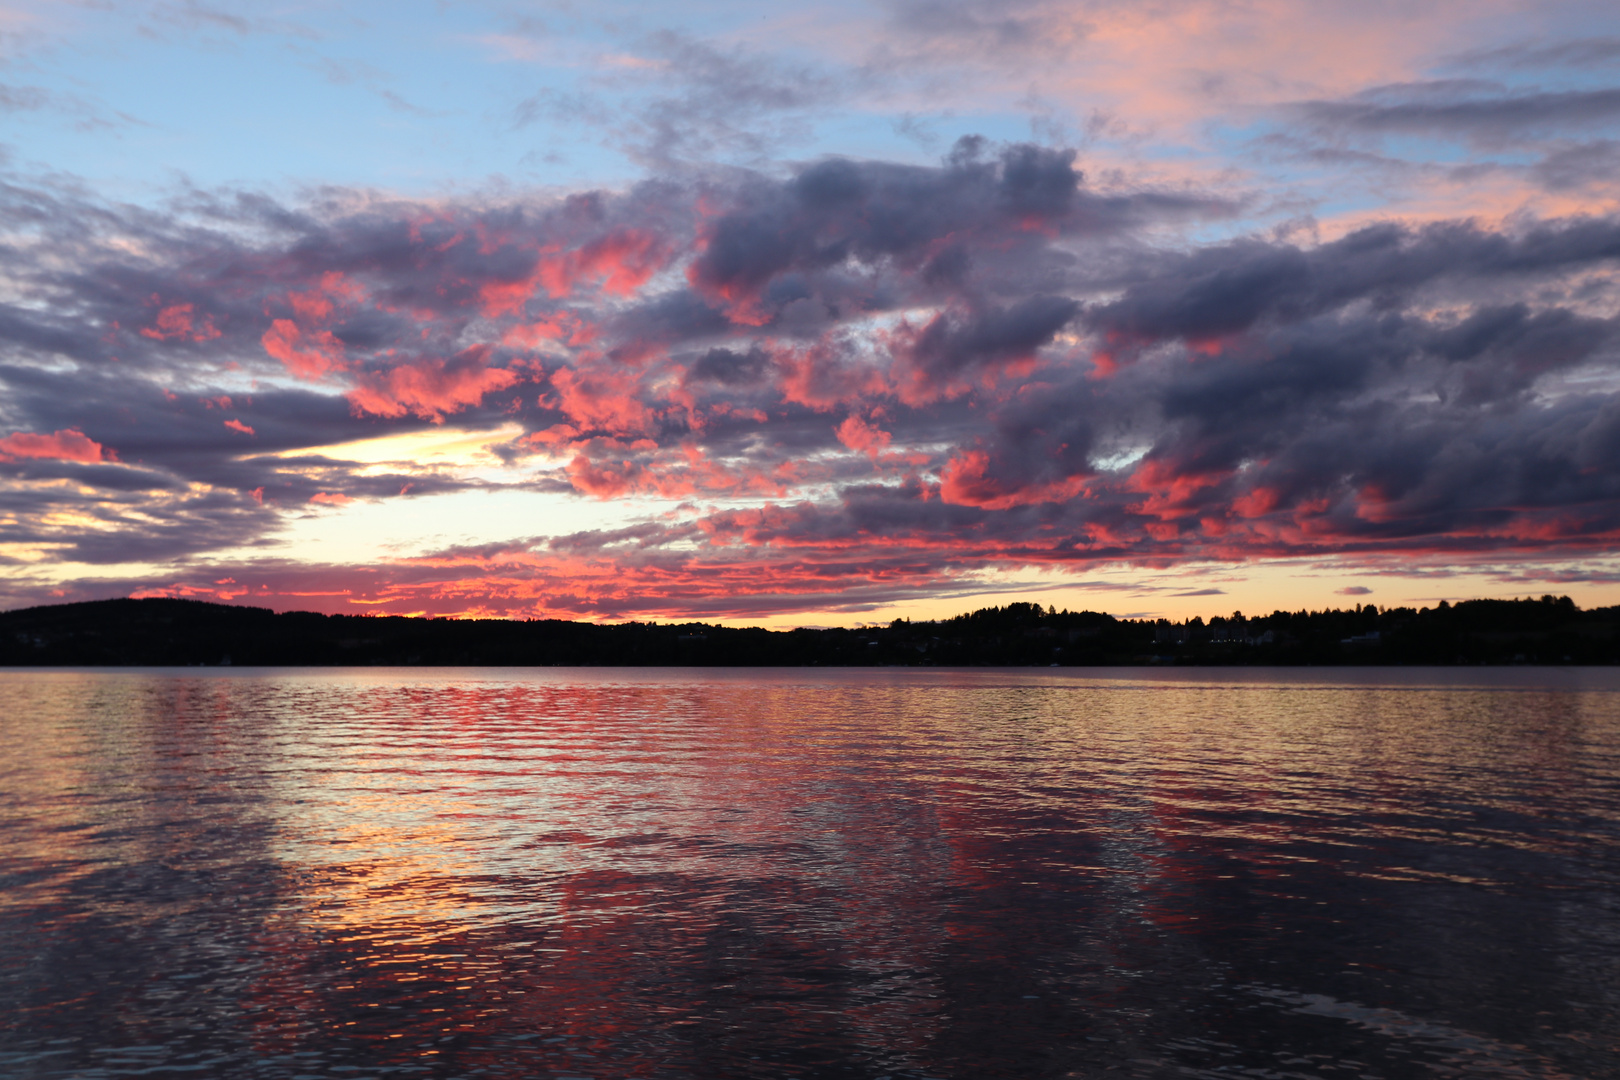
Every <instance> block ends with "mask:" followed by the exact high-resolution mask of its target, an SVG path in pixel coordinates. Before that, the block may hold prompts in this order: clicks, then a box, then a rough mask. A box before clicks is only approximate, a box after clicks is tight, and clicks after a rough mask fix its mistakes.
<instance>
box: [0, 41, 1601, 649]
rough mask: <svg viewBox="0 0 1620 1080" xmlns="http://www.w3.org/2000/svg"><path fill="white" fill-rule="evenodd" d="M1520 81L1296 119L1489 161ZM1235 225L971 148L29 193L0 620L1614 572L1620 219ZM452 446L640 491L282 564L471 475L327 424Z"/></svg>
mask: <svg viewBox="0 0 1620 1080" xmlns="http://www.w3.org/2000/svg"><path fill="white" fill-rule="evenodd" d="M1008 32H1009V33H1011V31H1008ZM1583 101H1585V105H1584V106H1583V107H1585V108H1588V110H1589V111H1590V110H1598V111H1602V110H1606V109H1609V108H1610V106H1611V104H1612V103H1610V102H1609V101H1608V99H1607V98H1601V97H1591V99H1590V100H1589V101H1587V100H1586V99H1583ZM1552 104H1557V103H1551V104H1549V102H1548V101H1541V100H1539V99H1536V100H1532V99H1528V98H1525V99H1507V98H1504V99H1502V100H1501V101H1500V102H1498V105H1499V106H1500V107H1499V108H1497V109H1496V111H1494V112H1492V111H1489V110H1480V109H1474V110H1473V111H1468V110H1466V109H1464V108H1463V106H1462V105H1460V104H1458V103H1457V102H1455V101H1453V102H1450V103H1447V102H1439V103H1436V104H1432V105H1430V106H1425V107H1421V108H1420V107H1418V106H1416V105H1413V104H1411V103H1410V102H1409V101H1407V102H1405V103H1400V102H1396V103H1390V102H1389V101H1373V100H1368V101H1366V102H1362V103H1360V104H1353V103H1352V104H1346V103H1339V104H1336V105H1334V106H1333V107H1332V108H1328V107H1326V106H1325V105H1318V106H1310V108H1311V109H1313V110H1314V111H1313V112H1311V114H1310V116H1309V118H1308V119H1309V121H1310V122H1311V123H1315V124H1320V125H1325V126H1326V125H1339V126H1342V127H1349V128H1355V129H1357V130H1361V131H1380V132H1384V131H1401V130H1415V129H1417V128H1419V127H1421V126H1422V125H1424V124H1428V123H1432V122H1441V120H1443V121H1444V122H1446V123H1453V124H1454V123H1455V122H1456V121H1457V116H1459V115H1460V116H1463V117H1464V119H1465V120H1466V121H1467V123H1468V125H1470V126H1469V129H1468V130H1469V131H1470V132H1477V133H1479V135H1478V137H1481V138H1484V137H1486V136H1487V135H1488V134H1489V133H1491V132H1500V131H1510V130H1512V129H1513V128H1514V126H1515V125H1519V124H1523V123H1529V122H1531V121H1533V120H1534V117H1533V116H1532V114H1533V113H1534V111H1535V110H1536V109H1539V108H1542V107H1544V106H1545V107H1552ZM1564 104H1565V105H1567V104H1569V103H1568V102H1565V103H1564ZM1559 107H1560V108H1562V107H1563V106H1562V105H1561V106H1559ZM1459 109H1463V111H1462V112H1459ZM1447 110H1449V112H1447ZM1453 114H1456V115H1453ZM1437 117H1439V119H1436V118H1437ZM1243 209H1244V208H1243V206H1242V205H1241V204H1240V203H1239V202H1237V201H1234V200H1233V199H1232V198H1231V197H1228V196H1218V195H1216V194H1211V193H1203V192H1200V191H1198V190H1196V189H1191V188H1186V187H1178V188H1174V189H1170V188H1155V187H1151V186H1134V187H1133V186H1129V185H1125V184H1121V183H1109V184H1099V183H1094V182H1091V181H1089V180H1088V179H1087V177H1086V176H1085V171H1084V162H1083V161H1082V160H1081V159H1080V157H1079V156H1078V155H1077V153H1076V152H1075V151H1074V150H1067V149H1058V148H1053V147H1050V146H1041V145H1034V144H1017V143H1014V144H990V143H988V142H986V141H985V140H983V139H977V138H966V139H963V140H961V141H959V142H958V143H957V144H956V145H955V146H954V147H953V148H952V149H951V150H950V151H949V153H948V154H946V155H945V156H944V157H943V159H942V160H940V161H939V162H938V163H937V164H934V165H912V164H899V163H893V162H885V161H872V160H857V159H851V158H841V157H830V158H823V159H819V160H815V161H812V162H808V163H804V164H801V165H799V166H796V167H793V168H791V169H781V170H774V171H773V170H757V171H756V170H747V169H726V170H713V171H707V172H704V171H697V170H691V169H686V170H681V171H680V172H678V173H672V174H670V175H669V176H665V177H662V178H656V179H651V180H647V181H645V182H642V183H639V184H636V185H634V186H631V187H628V188H626V189H624V190H621V191H595V192H583V193H576V194H572V195H568V196H565V197H550V196H542V195H539V194H535V195H526V194H517V195H506V196H501V197H494V196H488V197H465V198H440V199H433V200H428V199H405V198H400V197H393V196H388V195H383V194H378V193H375V192H367V191H359V190H345V189H326V190H323V191H321V192H319V193H317V194H315V195H313V196H311V197H309V198H307V199H305V200H303V201H301V202H289V201H286V200H277V199H272V198H270V197H267V196H265V195H262V194H258V193H254V192H251V191H228V190H216V191H191V192H188V193H187V194H186V195H185V196H184V197H183V198H181V199H178V200H176V201H174V202H172V203H170V204H168V205H165V206H163V207H160V208H150V207H148V208H140V207H132V206H125V205H119V204H114V203H110V202H107V201H105V200H101V199H98V198H96V197H93V196H91V195H89V194H86V193H85V192H83V191H81V190H78V189H76V188H74V187H73V186H72V185H70V184H66V183H63V182H57V181H53V180H50V179H44V180H39V179H35V180H28V179H26V178H22V177H19V176H16V175H13V176H11V177H10V178H9V180H8V181H7V182H6V184H5V185H4V187H3V188H0V222H3V231H4V234H5V236H6V238H7V239H6V242H5V247H4V259H5V265H6V267H7V271H6V276H5V284H4V291H3V298H4V302H3V303H0V384H3V386H4V393H3V395H0V561H3V562H5V563H6V564H7V565H8V567H9V568H10V569H11V571H13V572H14V574H13V575H12V584H10V585H8V586H6V587H5V588H4V591H3V592H0V600H3V601H4V602H5V603H6V605H7V606H16V605H18V604H21V603H26V602H38V601H42V600H47V599H51V598H53V597H55V596H75V597H76V596H86V595H113V594H127V593H128V592H129V591H130V590H131V589H134V588H147V589H153V588H156V589H159V590H165V591H169V592H175V593H184V594H187V595H199V596H217V597H222V598H236V597H243V596H247V597H255V598H262V599H263V602H266V603H271V604H272V605H273V606H278V607H324V608H326V609H328V610H355V608H353V607H352V606H350V605H353V604H365V605H369V606H370V607H371V608H372V609H374V610H387V611H431V612H438V613H452V614H454V613H486V614H504V615H523V614H568V615H590V616H660V617H684V616H703V617H713V616H718V615H728V616H739V617H741V616H758V615H765V614H780V613H783V612H794V611H814V610H826V609H829V608H842V609H859V608H861V607H863V606H866V607H870V606H876V605H880V604H882V603H886V602H892V601H894V600H896V599H900V598H905V597H910V596H923V595H928V596H938V595H942V594H949V593H950V592H951V590H953V589H958V588H966V587H967V583H969V582H979V583H980V586H981V587H979V588H976V589H975V590H974V591H982V582H983V575H985V574H987V573H994V572H999V571H1005V570H1010V569H1026V568H1040V569H1047V570H1053V571H1058V572H1060V573H1061V574H1064V575H1074V574H1083V573H1085V571H1086V570H1087V569H1088V568H1090V567H1094V566H1097V565H1101V564H1108V563H1120V562H1128V563H1131V564H1134V565H1141V566H1156V567H1165V566H1174V565H1177V564H1180V563H1185V562H1189V561H1209V560H1228V561H1232V560H1235V561H1242V560H1250V559H1256V558H1274V557H1292V556H1310V557H1322V558H1368V559H1377V558H1388V557H1391V556H1401V557H1410V558H1419V559H1431V560H1445V559H1457V558H1477V557H1490V558H1502V557H1506V556H1509V555H1512V556H1513V557H1522V558H1532V559H1534V558H1549V559H1550V558H1555V557H1560V558H1561V557H1572V556H1580V555H1586V554H1593V553H1602V552H1605V551H1607V550H1610V549H1612V547H1613V545H1614V544H1615V541H1616V539H1617V530H1620V470H1617V468H1616V463H1617V462H1620V396H1617V395H1620V384H1617V381H1616V378H1615V374H1616V368H1615V361H1616V342H1617V330H1620V324H1617V323H1616V295H1615V285H1614V269H1615V263H1616V259H1617V258H1620V219H1616V218H1613V217H1609V216H1604V215H1601V214H1596V215H1591V214H1589V215H1573V216H1562V217H1544V218H1524V217H1520V218H1513V219H1509V220H1506V221H1498V222H1491V221H1486V220H1439V221H1432V222H1429V223H1425V224H1403V223H1401V222H1398V221H1387V222H1380V223H1376V224H1372V225H1369V226H1366V227H1361V228H1356V229H1354V230H1353V231H1350V232H1348V233H1346V234H1344V235H1342V236H1338V237H1337V238H1333V239H1330V240H1327V241H1325V242H1317V241H1307V240H1303V239H1300V238H1299V237H1297V236H1293V237H1290V236H1289V235H1280V234H1277V233H1274V232H1267V233H1244V232H1242V230H1241V229H1240V228H1239V227H1238V224H1237V223H1238V222H1239V221H1240V220H1241V214H1242V213H1243ZM1200 230H1205V232H1204V235H1212V236H1217V237H1218V238H1216V239H1208V240H1205V241H1202V242H1198V241H1197V240H1195V239H1187V238H1188V237H1197V236H1198V235H1200ZM446 427H454V428H458V429H473V430H485V431H496V430H497V429H499V430H502V431H505V432H507V434H506V435H504V436H503V437H502V439H501V441H500V443H499V445H498V446H497V447H496V451H497V452H498V453H499V454H500V455H501V456H502V458H503V459H504V460H505V462H506V465H507V466H508V468H509V469H510V470H516V473H517V474H518V475H520V477H521V479H519V480H516V481H512V480H506V481H502V482H503V483H516V484H519V485H521V486H525V487H527V488H529V489H531V490H534V491H539V492H550V493H553V494H556V495H558V496H559V497H567V498H572V499H579V500H643V501H644V502H645V504H646V506H647V507H648V510H647V512H646V514H645V515H643V516H642V519H641V520H640V522H639V523H638V524H635V525H633V526H630V527H626V528H623V529H612V530H594V531H585V532H577V531H576V532H570V533H559V532H557V531H556V530H554V529H550V528H548V527H547V523H546V522H545V521H543V520H536V521H535V522H534V523H533V528H532V530H531V531H529V532H528V533H527V536H528V539H525V540H522V541H517V542H503V543H499V544H486V545H471V546H464V547H455V548H450V549H445V550H440V551H437V552H433V553H428V554H423V555H416V556H410V557H400V558H397V559H393V560H390V561H388V562H386V563H383V564H368V565H365V566H348V565H335V564H334V565H328V564H320V565H314V564H310V563H307V562H298V561H291V560H288V559H287V558H286V557H285V555H284V553H280V552H278V551H276V550H275V549H274V543H275V540H274V538H275V535H276V531H277V529H278V528H280V527H281V526H282V525H283V524H284V523H285V522H286V521H287V520H288V519H289V517H290V516H296V515H304V514H309V513H315V512H320V513H341V512H344V510H345V508H346V507H350V506H352V505H353V504H355V503H361V504H376V503H382V502H386V501H389V500H414V499H423V498H428V497H432V496H436V495H443V494H447V493H451V492H456V491H464V490H468V489H471V488H478V487H481V486H484V487H487V486H488V485H490V484H491V483H493V481H491V480H490V479H488V478H487V477H479V476H474V475H468V474H466V473H465V472H457V471H454V470H448V469H434V468H432V467H428V466H425V465H415V466H410V467H406V466H405V465H400V466H393V465H389V464H387V463H382V464H377V463H367V464H361V463H357V462H355V461H350V460H346V459H345V458H343V457H342V455H341V454H336V453H335V452H333V451H332V450H331V449H330V448H332V447H335V446H338V445H339V444H344V443H347V442H351V441H353V440H359V439H370V438H376V437H379V436H384V435H397V434H409V433H423V432H431V431H434V430H436V429H440V428H446ZM407 464H409V463H407ZM67 564H73V565H75V566H77V567H80V568H81V569H79V570H77V571H75V574H76V577H75V580H73V581H72V582H66V581H63V580H61V578H60V575H56V576H53V574H52V572H51V567H53V566H57V565H67ZM133 564H140V565H142V566H145V567H147V568H148V569H147V570H145V571H143V572H142V574H141V575H137V576H132V573H133V572H132V571H131V570H130V569H129V567H130V566H131V565H133ZM85 567H88V568H90V569H88V570H86V569H83V568H85ZM97 567H104V568H106V569H105V571H104V572H103V571H100V570H96V569H95V568H97Z"/></svg>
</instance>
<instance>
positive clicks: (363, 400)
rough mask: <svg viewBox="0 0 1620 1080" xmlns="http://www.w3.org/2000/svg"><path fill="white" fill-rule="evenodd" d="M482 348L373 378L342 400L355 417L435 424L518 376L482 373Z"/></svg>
mask: <svg viewBox="0 0 1620 1080" xmlns="http://www.w3.org/2000/svg"><path fill="white" fill-rule="evenodd" d="M488 352H489V350H488V348H487V347H484V346H479V347H475V348H473V349H469V350H467V351H466V352H464V353H462V354H460V355H459V356H457V357H455V358H454V359H453V360H449V361H446V360H439V359H430V360H420V361H417V362H416V363H413V364H400V365H399V366H397V367H393V368H389V369H387V370H385V371H378V372H372V373H370V374H368V375H365V376H363V377H362V378H361V381H360V384H359V385H358V386H356V387H355V388H354V389H352V390H350V391H349V392H348V394H347V395H346V396H347V397H348V399H349V403H350V404H351V405H352V406H353V407H354V409H355V411H356V412H358V413H371V414H373V415H376V416H404V415H405V414H407V413H413V414H415V415H416V416H420V417H422V418H423V419H424V420H431V421H433V422H434V423H435V424H439V423H443V422H444V417H445V414H446V413H453V412H459V411H461V410H462V409H465V408H469V407H471V406H474V405H477V404H478V403H479V402H481V401H483V400H484V396H485V395H486V394H489V393H492V392H494V391H496V390H505V389H507V388H508V387H512V386H515V385H517V384H518V383H519V382H521V381H522V376H520V375H519V374H517V373H516V372H514V371H508V370H506V369H505V368H495V367H487V366H486V365H485V363H484V359H485V357H486V356H487V355H488Z"/></svg>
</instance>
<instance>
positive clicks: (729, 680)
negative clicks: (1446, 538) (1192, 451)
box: [0, 668, 1620, 1080]
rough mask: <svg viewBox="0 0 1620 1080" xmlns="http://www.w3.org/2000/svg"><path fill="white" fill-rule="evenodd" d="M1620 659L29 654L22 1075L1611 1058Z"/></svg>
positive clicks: (1563, 1073)
mask: <svg viewBox="0 0 1620 1080" xmlns="http://www.w3.org/2000/svg"><path fill="white" fill-rule="evenodd" d="M1617 841H1620V671H1617V670H1615V669H1525V668H1514V669H1382V670H1380V669H1302V670H1286V671H1285V670H1263V669H1237V670H1191V669H1166V670H1152V669H1149V670H1142V669H1131V670H1084V669H1076V670H1025V669H1020V670H972V671H940V670H905V669H862V670H818V669H792V670H747V671H744V670H730V671H726V670H721V671H716V670H691V669H572V670H569V669H436V670H420V669H415V670H403V669H365V670H354V669H349V670H342V669H340V670H319V671H316V670H290V669H288V670H270V669H263V670H248V669H223V670H220V669H214V670H206V671H205V670H203V669H147V670H101V671H44V670H32V671H19V670H11V671H0V1075H4V1076H6V1077H15V1078H35V1077H51V1078H57V1077H64V1078H65V1077H124V1076H130V1077H133V1076H145V1077H167V1076H185V1075H189V1076H204V1077H212V1076H219V1077H233V1078H234V1077H246V1078H256V1077H265V1078H270V1077H275V1078H295V1077H344V1078H364V1077H382V1076H403V1077H415V1076H422V1077H524V1078H529V1077H536V1078H547V1077H556V1078H565V1077H573V1078H582V1077H591V1078H618V1077H647V1078H655V1077H659V1078H663V1077H667V1078H685V1077H691V1078H702V1080H711V1078H730V1077H748V1078H754V1077H813V1078H824V1077H825V1078H834V1077H836V1078H863V1080H878V1078H882V1077H888V1078H891V1080H914V1078H921V1077H935V1078H941V1080H944V1078H960V1080H979V1078H995V1077H1053V1078H1056V1077H1090V1076H1124V1077H1232V1076H1246V1077H1266V1078H1293V1077H1337V1078H1352V1077H1363V1078H1365V1077H1388V1078H1400V1077H1596V1076H1601V1075H1614V1073H1615V1071H1616V1070H1617V1066H1616V1064H1615V1062H1616V1061H1617V1060H1620V1058H1617V1057H1616V1055H1617V1053H1620V846H1617Z"/></svg>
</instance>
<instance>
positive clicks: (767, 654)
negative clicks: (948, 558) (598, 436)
mask: <svg viewBox="0 0 1620 1080" xmlns="http://www.w3.org/2000/svg"><path fill="white" fill-rule="evenodd" d="M1614 664H1620V608H1600V609H1594V610H1590V611H1583V610H1581V609H1580V608H1578V607H1577V606H1576V605H1575V604H1574V603H1573V602H1572V601H1570V600H1569V598H1568V597H1556V598H1555V597H1551V596H1547V597H1542V598H1541V599H1539V600H1468V601H1463V602H1460V603H1457V604H1454V605H1452V604H1442V605H1440V606H1438V607H1435V608H1422V609H1411V608H1386V609H1383V610H1380V609H1377V608H1375V607H1373V606H1372V605H1370V604H1369V605H1365V606H1362V607H1358V608H1352V609H1349V610H1339V609H1332V610H1327V611H1319V612H1308V611H1301V612H1281V611H1279V612H1273V613H1272V614H1271V615H1266V616H1257V617H1252V618H1245V617H1243V616H1241V615H1238V614H1234V615H1233V616H1231V617H1222V616H1216V617H1214V618H1212V619H1210V620H1209V621H1208V622H1207V623H1206V622H1205V621H1204V620H1203V619H1190V620H1186V621H1184V622H1179V623H1175V622H1171V621H1169V620H1165V619H1159V620H1147V619H1143V620H1131V619H1116V618H1114V617H1113V616H1111V615H1106V614H1102V613H1099V612H1091V611H1082V612H1070V611H1056V610H1054V609H1051V608H1047V609H1044V610H1043V609H1042V608H1041V607H1040V606H1039V605H1037V604H1029V603H1015V604H1009V605H1006V606H1005V607H991V608H983V609H980V610H978V611H974V612H970V613H967V614H964V615H959V616H956V617H955V618H952V619H943V620H938V621H929V622H911V621H907V620H898V619H897V620H895V621H894V622H893V623H890V624H889V625H887V626H879V627H868V628H862V629H844V628H834V629H799V630H765V629H761V628H757V627H755V628H746V627H745V628H737V627H723V626H714V625H711V624H706V623H680V624H673V623H634V622H632V623H615V624H598V623H585V622H567V621H563V620H554V619H548V620H532V621H512V620H496V619H478V620H454V619H426V618H411V617H405V616H382V617H374V616H360V615H322V614H318V613H314V612H282V613H276V612H273V611H270V610H268V609H265V608H254V607H239V606H233V605H226V604H213V603H205V602H202V601H196V600H174V599H163V598H155V599H143V600H99V601H89V602H84V603H73V604H58V605H49V606H43V607H33V608H23V609H19V610H16V611H9V612H0V667H175V668H188V667H190V668H196V667H222V666H231V667H402V668H411V667H537V668H544V667H602V668H609V667H699V668H703V667H715V668H718V667H739V668H758V667H783V668H802V667H843V668H871V667H909V668H964V669H970V668H993V667H1007V668H1042V667H1053V666H1056V667H1059V668H1106V667H1119V668H1152V667H1213V668H1218V667H1276V668H1291V667H1386V666H1387V667H1477V666H1547V667H1570V666H1608V665H1614Z"/></svg>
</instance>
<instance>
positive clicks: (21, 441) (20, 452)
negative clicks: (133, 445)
mask: <svg viewBox="0 0 1620 1080" xmlns="http://www.w3.org/2000/svg"><path fill="white" fill-rule="evenodd" d="M17 458H43V459H49V460H55V461H78V462H83V463H85V464H91V463H94V462H98V461H116V460H118V458H117V455H116V454H114V453H113V452H112V451H110V450H108V449H107V448H106V447H104V446H102V445H101V444H100V443H98V442H96V441H95V440H94V439H91V438H90V437H89V436H87V435H85V433H84V432H82V431H79V430H78V429H76V428H68V429H66V430H63V431H57V432H54V433H52V434H50V435H35V434H32V433H29V432H23V431H19V432H17V433H16V434H14V435H7V436H6V437H5V438H3V439H0V461H12V460H15V459H17Z"/></svg>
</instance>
